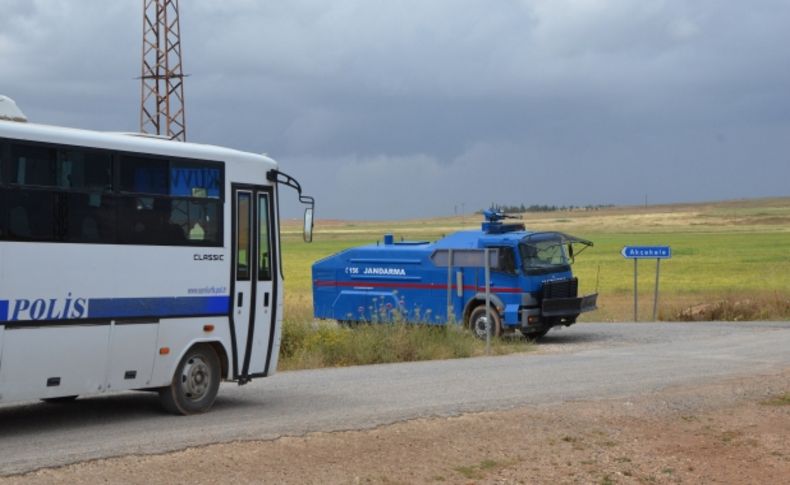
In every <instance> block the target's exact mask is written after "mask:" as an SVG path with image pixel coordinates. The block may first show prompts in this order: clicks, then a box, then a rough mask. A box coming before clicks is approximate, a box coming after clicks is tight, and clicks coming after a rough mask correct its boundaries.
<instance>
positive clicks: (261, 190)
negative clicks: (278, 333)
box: [231, 184, 277, 378]
mask: <svg viewBox="0 0 790 485" xmlns="http://www.w3.org/2000/svg"><path fill="white" fill-rule="evenodd" d="M233 201H234V215H233V218H234V224H235V227H234V231H233V237H234V241H233V244H234V252H233V265H232V266H233V268H232V272H233V275H232V282H233V295H234V296H233V307H232V308H233V309H232V313H231V316H232V320H233V328H234V336H235V345H234V347H235V352H234V354H235V362H234V364H235V365H234V375H235V376H237V377H241V378H247V377H251V376H256V375H263V374H264V373H265V372H266V367H267V363H268V362H269V360H270V359H271V356H270V355H269V354H270V353H271V345H270V343H271V341H272V333H273V332H272V330H273V329H274V327H275V319H276V315H275V312H274V310H273V309H274V308H276V307H275V299H276V298H275V296H276V295H274V293H273V292H274V290H275V285H274V278H275V277H276V274H277V273H276V271H275V268H274V265H275V264H276V261H277V258H276V257H275V256H276V254H275V252H276V246H275V240H276V239H275V238H274V237H272V236H273V233H274V231H273V221H274V213H273V208H272V203H271V201H272V189H271V188H270V187H264V186H251V185H237V184H234V185H233Z"/></svg>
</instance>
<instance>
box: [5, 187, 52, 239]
mask: <svg viewBox="0 0 790 485" xmlns="http://www.w3.org/2000/svg"><path fill="white" fill-rule="evenodd" d="M5 192H6V197H5V202H6V204H7V205H6V207H8V209H7V210H8V216H7V217H8V219H7V220H8V222H7V227H6V232H7V236H6V237H7V238H8V239H10V240H27V241H52V240H54V239H55V236H56V233H57V232H58V231H56V228H55V226H56V221H55V209H56V207H57V194H56V193H54V192H50V191H46V190H26V191H22V190H7V191H5Z"/></svg>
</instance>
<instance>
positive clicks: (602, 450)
mask: <svg viewBox="0 0 790 485" xmlns="http://www.w3.org/2000/svg"><path fill="white" fill-rule="evenodd" d="M788 344H790V325H788V324H787V323H779V324H765V323H761V324H703V325H700V324H656V325H648V324H639V325H630V326H629V325H613V324H605V325H592V324H587V325H580V326H579V327H578V328H575V329H571V330H567V331H565V333H562V334H558V335H557V336H555V337H554V338H553V339H549V340H547V344H546V345H544V346H543V347H542V349H543V350H541V351H539V352H538V353H536V354H526V355H519V356H505V357H496V358H483V359H468V360H459V361H447V362H426V363H416V364H406V365H386V366H371V367H361V368H353V369H328V370H323V371H309V372H292V373H283V374H281V375H280V376H278V377H276V378H273V379H271V380H269V382H266V381H262V382H263V384H262V386H261V387H260V388H252V389H244V388H242V389H235V388H230V389H228V390H230V391H232V392H227V391H228V390H225V389H223V396H224V397H223V399H222V400H221V401H220V403H219V406H218V408H217V409H216V410H215V411H213V412H212V413H210V414H209V415H206V416H200V417H190V418H175V417H168V416H161V415H159V414H158V413H157V411H156V407H155V401H154V399H153V398H152V397H151V396H147V395H133V394H127V395H122V396H116V397H109V398H101V399H91V400H86V401H82V403H81V402H80V401H77V402H76V403H74V404H73V405H71V406H63V407H57V408H55V407H47V406H44V405H39V404H36V405H29V406H16V407H3V408H0V426H2V429H3V433H2V437H1V438H0V463H1V464H0V467H1V468H2V471H3V473H4V474H6V475H8V474H10V473H15V472H17V473H18V472H24V471H25V470H30V469H33V468H37V467H41V466H51V465H53V464H60V463H67V462H75V461H80V460H83V459H86V458H92V457H96V458H98V457H102V456H113V455H124V454H129V453H152V452H159V451H165V450H167V449H174V448H182V449H183V448H185V447H188V446H194V445H200V444H206V443H211V442H221V441H231V440H234V439H235V440H250V439H253V440H255V439H258V440H264V441H252V442H241V443H230V444H221V445H212V446H208V447H198V448H192V449H188V450H186V451H181V452H176V453H171V454H164V455H159V456H134V457H125V458H118V459H112V460H105V461H94V462H88V463H82V464H77V465H72V466H69V467H67V468H63V469H57V470H42V471H39V472H35V473H34V474H32V475H27V476H23V477H20V476H17V477H10V480H11V481H13V482H16V481H20V480H24V481H28V480H33V481H41V480H43V481H50V480H58V481H60V480H68V481H79V480H88V481H95V480H96V479H98V478H99V477H104V478H106V479H110V480H111V481H116V480H118V481H121V480H123V481H132V482H138V483H142V482H149V483H150V482H172V481H174V480H175V481H187V480H189V481H191V482H197V483H201V482H204V483H210V482H215V481H218V480H220V481H231V480H235V481H240V482H258V481H265V482H267V483H271V482H272V481H275V482H276V481H288V482H292V483H301V482H319V481H320V482H329V483H344V482H347V483H353V482H355V481H356V480H357V478H359V480H361V481H366V480H368V479H369V480H372V481H374V482H386V481H390V482H399V483H411V482H430V481H438V482H442V481H446V482H451V483H455V482H467V481H475V480H483V481H498V480H504V481H508V482H510V481H512V482H518V481H524V482H527V483H529V482H533V481H555V480H560V481H569V482H574V481H581V482H590V481H594V482H601V483H610V482H612V481H620V482H622V481H631V480H633V481H638V480H647V481H662V482H663V481H675V480H683V481H689V480H691V479H693V478H700V477H707V478H709V479H710V480H709V481H714V480H715V479H717V477H718V478H721V479H722V480H724V481H727V480H726V478H727V476H728V473H730V474H732V473H736V471H738V470H741V471H740V472H738V473H746V472H749V473H750V474H749V475H744V476H745V477H747V478H749V480H751V479H752V478H755V479H756V478H757V477H759V478H761V480H758V481H760V482H763V483H765V482H766V481H767V482H771V481H774V480H775V479H776V477H778V476H785V475H776V474H774V472H776V473H780V472H782V473H785V472H788V468H787V466H788V457H789V456H790V450H788V443H787V438H786V436H788V431H790V429H788V428H789V427H790V425H789V424H788V423H789V422H790V419H789V416H788V407H787V406H782V405H770V404H762V403H763V402H767V401H770V400H771V399H774V398H775V397H776V396H781V394H782V393H783V392H787V391H789V390H790V386H789V385H788V382H789V381H790V380H789V379H788V374H787V373H785V370H786V369H790V352H787V349H788V348H790V345H788ZM755 376H758V377H755ZM722 379H724V380H726V381H727V382H725V383H720V384H711V383H712V382H720V381H721V380H722ZM733 379H734V380H733ZM262 391H265V392H262ZM625 396H631V397H625ZM633 396H638V397H633ZM503 409H510V410H506V411H501V410H503ZM485 410H499V411H496V412H491V413H484V414H468V413H476V412H479V411H485ZM465 413H467V414H465ZM458 415H460V416H458ZM430 416H458V417H451V418H439V419H425V418H426V417H430ZM415 418H417V419H416V420H414V421H409V422H404V423H400V424H395V425H392V426H386V425H387V424H388V423H393V422H399V421H403V420H407V419H415ZM420 418H422V419H420ZM382 426H383V427H382ZM371 427H378V428H377V429H375V430H372V431H351V432H346V433H330V434H317V435H309V436H308V437H307V438H299V437H297V438H282V439H277V440H274V441H265V440H268V439H273V438H277V437H279V436H288V435H291V436H298V435H302V434H304V433H309V432H313V431H333V430H342V429H365V428H371ZM718 457H721V458H718ZM725 458H728V459H729V462H727V460H725ZM689 460H690V461H689ZM727 463H732V465H728V464H727ZM736 465H737V466H736ZM753 469H754V470H753ZM728 470H729V472H728ZM757 471H759V473H761V475H754V474H752V472H754V473H756V472H757ZM730 476H731V477H734V476H736V475H730ZM91 477H92V478H93V479H94V480H91ZM533 479H534V480H533Z"/></svg>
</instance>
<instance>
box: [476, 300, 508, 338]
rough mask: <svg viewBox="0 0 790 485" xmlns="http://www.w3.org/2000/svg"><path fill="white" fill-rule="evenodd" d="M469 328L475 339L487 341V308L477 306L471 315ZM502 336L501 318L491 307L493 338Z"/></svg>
mask: <svg viewBox="0 0 790 485" xmlns="http://www.w3.org/2000/svg"><path fill="white" fill-rule="evenodd" d="M469 328H470V329H471V330H472V333H473V334H474V336H475V337H477V338H479V339H481V340H485V339H486V306H485V305H479V306H476V307H475V308H474V309H473V310H472V313H470V314H469ZM500 335H502V325H501V320H500V318H499V312H497V311H496V308H494V306H493V305H491V336H492V337H499V336H500Z"/></svg>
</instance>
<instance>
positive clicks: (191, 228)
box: [170, 199, 222, 245]
mask: <svg viewBox="0 0 790 485" xmlns="http://www.w3.org/2000/svg"><path fill="white" fill-rule="evenodd" d="M220 210H221V205H220V201H218V200H211V199H206V200H199V199H174V200H173V206H172V212H171V215H170V220H171V221H172V223H174V224H177V225H178V226H180V227H181V230H182V231H183V233H184V234H186V235H187V240H188V242H189V243H191V244H201V245H220V244H221V243H222V237H221V236H222V232H221V231H222V227H220Z"/></svg>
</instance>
